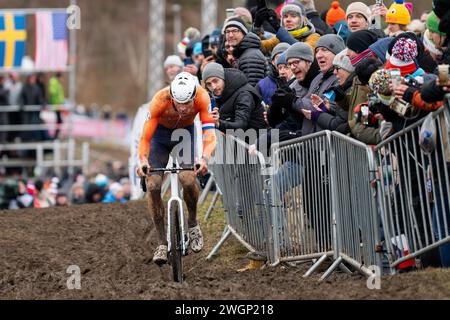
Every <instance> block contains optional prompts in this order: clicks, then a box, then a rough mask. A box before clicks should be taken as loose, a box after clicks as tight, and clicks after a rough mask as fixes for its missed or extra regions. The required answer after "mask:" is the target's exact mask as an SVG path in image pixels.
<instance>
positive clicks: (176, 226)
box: [170, 201, 183, 283]
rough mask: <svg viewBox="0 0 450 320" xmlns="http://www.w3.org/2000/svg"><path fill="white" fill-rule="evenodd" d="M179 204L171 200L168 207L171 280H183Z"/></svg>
mask: <svg viewBox="0 0 450 320" xmlns="http://www.w3.org/2000/svg"><path fill="white" fill-rule="evenodd" d="M178 206H179V204H178V203H177V202H175V201H174V202H172V205H171V207H170V244H171V245H170V260H171V264H172V271H173V281H175V282H180V283H181V282H183V263H182V261H181V256H182V253H181V251H182V243H181V241H182V235H181V230H180V223H179V216H178V212H179V208H178Z"/></svg>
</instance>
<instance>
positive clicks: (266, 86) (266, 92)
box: [256, 42, 289, 105]
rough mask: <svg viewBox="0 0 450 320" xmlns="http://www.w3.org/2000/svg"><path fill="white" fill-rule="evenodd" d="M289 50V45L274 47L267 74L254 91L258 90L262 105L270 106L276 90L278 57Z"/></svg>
mask: <svg viewBox="0 0 450 320" xmlns="http://www.w3.org/2000/svg"><path fill="white" fill-rule="evenodd" d="M288 48H289V44H287V43H284V42H282V43H279V44H277V45H276V46H275V48H274V49H273V51H272V55H271V57H270V58H271V63H270V64H269V67H270V68H269V70H270V71H269V74H268V76H267V77H265V78H263V79H261V80H259V82H258V84H257V85H256V90H258V92H259V94H260V95H261V96H262V98H263V101H264V103H266V104H267V105H271V104H272V95H273V94H274V93H275V90H276V89H277V87H278V85H277V81H278V79H279V78H278V76H279V75H278V69H277V67H276V62H277V60H278V57H279V56H280V55H281V54H282V53H283V52H284V51H286V50H287V49H288Z"/></svg>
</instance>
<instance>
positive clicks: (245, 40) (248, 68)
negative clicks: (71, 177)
mask: <svg viewBox="0 0 450 320" xmlns="http://www.w3.org/2000/svg"><path fill="white" fill-rule="evenodd" d="M222 32H223V34H224V35H225V39H226V41H227V42H228V44H229V45H231V46H233V56H234V57H235V58H236V60H237V67H238V69H239V70H241V71H242V72H243V73H244V75H245V76H246V77H247V79H248V82H249V83H250V84H251V85H252V86H256V84H257V83H258V81H259V80H261V79H262V78H264V77H265V76H266V58H265V57H264V55H263V53H262V51H261V41H260V40H259V38H258V36H257V35H256V34H254V33H249V32H248V30H247V27H246V26H245V24H244V22H243V21H242V19H240V18H231V19H229V20H227V21H226V22H225V25H224V27H223V29H222Z"/></svg>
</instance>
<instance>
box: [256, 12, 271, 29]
mask: <svg viewBox="0 0 450 320" xmlns="http://www.w3.org/2000/svg"><path fill="white" fill-rule="evenodd" d="M268 18H269V9H267V7H264V8H261V9H258V11H256V14H255V22H254V23H253V26H254V27H255V28H256V29H259V28H261V26H262V24H263V23H264V21H266V20H267V19H268Z"/></svg>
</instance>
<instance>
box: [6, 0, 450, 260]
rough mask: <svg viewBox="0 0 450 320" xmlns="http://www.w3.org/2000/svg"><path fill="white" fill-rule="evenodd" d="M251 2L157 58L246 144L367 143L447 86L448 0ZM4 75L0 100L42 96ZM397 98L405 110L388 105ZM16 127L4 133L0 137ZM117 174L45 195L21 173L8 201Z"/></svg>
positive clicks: (431, 106) (111, 195)
mask: <svg viewBox="0 0 450 320" xmlns="http://www.w3.org/2000/svg"><path fill="white" fill-rule="evenodd" d="M251 2H252V1H249V3H251ZM261 3H264V2H263V1H258V2H255V6H249V7H248V8H245V7H238V8H235V9H234V14H233V16H231V17H228V18H227V19H226V20H225V21H224V22H223V24H222V25H221V26H220V27H217V28H216V29H214V31H212V32H211V33H210V34H207V35H201V34H200V32H199V31H198V30H197V29H196V28H194V27H190V28H188V29H186V31H185V32H184V35H183V39H180V40H181V41H180V43H179V44H178V47H177V48H178V52H176V53H175V54H173V55H170V56H168V57H167V58H166V59H165V61H164V69H165V72H166V76H167V80H169V82H170V81H171V80H173V79H174V77H175V76H176V75H177V74H178V73H180V72H182V71H187V72H189V73H191V74H192V75H194V76H196V77H197V78H198V81H199V83H200V84H201V85H203V86H204V87H205V88H206V89H207V90H208V92H209V94H210V97H211V114H212V116H213V118H214V121H215V127H216V128H217V129H218V130H220V131H223V132H225V131H226V130H229V129H243V130H248V129H255V130H256V131H257V132H268V133H267V134H266V133H264V134H258V135H257V136H256V137H255V139H253V140H252V141H248V142H249V144H252V148H254V149H258V148H259V146H261V145H269V146H270V144H271V130H274V129H277V130H278V132H279V134H278V135H277V136H278V137H279V140H280V141H286V140H290V139H293V138H298V137H303V136H306V135H308V134H311V133H315V132H319V131H322V130H331V131H338V132H340V133H342V134H346V135H348V136H351V137H353V138H355V139H357V140H359V141H362V142H364V143H366V144H368V145H376V144H378V143H380V142H382V141H383V140H385V139H387V138H388V137H389V136H391V135H393V134H394V133H396V132H399V131H401V130H402V129H404V128H405V127H407V126H408V125H411V124H413V123H415V122H417V121H419V120H420V119H422V118H424V117H425V116H426V115H427V114H429V113H430V112H432V111H435V110H438V109H439V108H442V107H443V105H444V96H445V94H447V93H450V82H449V81H448V77H447V79H446V80H445V77H443V75H442V74H441V75H439V74H438V70H439V69H442V68H438V66H442V65H448V64H450V51H449V48H448V42H449V37H448V36H447V33H449V32H450V1H448V0H433V7H432V8H430V10H429V11H427V12H415V11H414V8H413V5H412V4H411V3H408V2H404V1H403V0H395V1H393V2H392V3H390V4H389V5H388V6H385V5H384V4H380V5H368V4H366V3H364V2H353V3H351V4H349V5H348V6H347V7H346V8H342V7H341V6H340V4H339V2H338V1H333V2H332V3H330V7H329V9H328V10H326V12H323V13H319V12H317V10H316V8H315V3H314V0H294V1H285V2H284V3H283V4H281V5H280V6H279V7H277V8H270V7H267V6H266V5H261ZM413 17H418V19H413ZM446 72H447V76H448V66H447V71H446ZM397 73H398V74H397ZM443 78H444V80H442V79H443ZM57 79H58V77H57V76H55V80H56V81H57ZM7 80H8V81H7V82H8V83H5V79H4V78H0V105H2V104H5V103H8V104H13V105H24V104H35V105H43V104H44V103H45V101H47V100H46V96H45V92H44V90H43V89H42V87H41V86H40V85H39V81H38V77H36V76H30V77H27V80H26V83H25V84H24V85H21V84H20V82H19V81H18V79H17V77H16V76H14V75H10V77H9V79H7ZM397 80H398V81H397ZM169 82H168V83H169ZM55 86H56V84H55ZM7 93H9V94H7ZM52 97H53V96H52ZM58 98H59V96H58ZM47 99H48V101H49V102H50V101H52V100H51V99H50V97H48V98H47ZM52 99H53V98H52ZM55 99H56V97H55ZM54 102H55V103H59V100H58V101H56V100H55V101H54ZM400 104H401V105H407V110H408V114H405V113H401V112H399V111H398V110H399V109H400V108H398V105H400ZM22 116H23V115H22V114H20V113H10V114H9V117H8V118H7V119H6V118H2V120H0V121H9V123H19V122H20V121H22V122H24V121H28V122H26V123H34V122H33V121H37V118H38V117H36V116H35V115H32V114H30V115H29V116H27V119H24V118H23V117H22ZM2 123H3V122H2ZM259 129H269V130H268V131H267V130H264V131H258V130H259ZM20 134H24V133H18V132H10V133H9V134H8V135H7V136H6V137H3V138H2V139H5V140H2V141H12V140H14V139H15V138H17V137H18V135H20ZM43 134H44V135H45V133H43ZM21 138H23V139H30V137H26V136H25V135H23V136H21ZM263 141H264V143H262V142H263ZM261 151H262V152H263V151H264V150H261ZM449 163H450V162H447V163H446V164H445V165H446V166H448V167H449V170H450V166H449ZM124 178H125V176H124V177H121V178H119V179H112V178H111V179H108V178H106V176H102V175H96V176H93V177H90V178H87V177H83V176H78V177H77V178H76V180H75V181H73V182H75V183H74V184H73V186H72V187H71V189H70V195H66V194H64V193H59V192H55V189H56V190H57V187H55V186H57V185H58V183H59V182H58V181H57V180H56V179H50V180H48V181H44V182H41V181H35V183H34V184H30V183H29V182H28V181H19V182H18V183H17V185H16V186H14V188H15V189H14V190H15V197H14V198H12V199H11V200H10V201H9V202H8V205H7V207H12V208H15V207H22V206H29V205H31V206H35V207H44V206H49V205H61V204H67V203H69V202H70V203H73V204H78V203H85V202H89V203H91V202H100V201H104V202H108V201H126V199H127V197H129V191H128V190H129V182H128V181H126V180H123V179H124ZM112 181H114V182H112ZM25 204H28V205H25ZM445 211H446V212H449V209H448V208H446V210H445ZM447 220H448V221H450V217H449V218H448V219H447ZM447 251H448V252H447V259H448V260H449V261H447V262H446V263H447V264H446V266H450V258H449V257H450V248H447ZM443 264H444V263H443Z"/></svg>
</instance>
